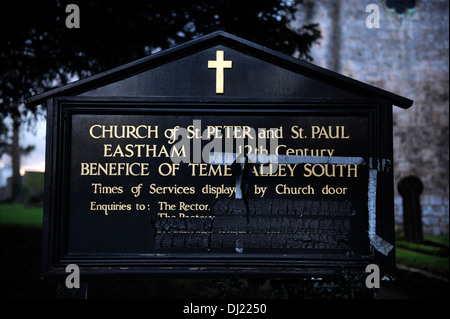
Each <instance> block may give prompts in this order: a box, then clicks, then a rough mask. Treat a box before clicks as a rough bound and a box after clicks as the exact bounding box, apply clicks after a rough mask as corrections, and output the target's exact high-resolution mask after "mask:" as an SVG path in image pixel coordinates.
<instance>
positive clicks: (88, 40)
mask: <svg viewBox="0 0 450 319" xmlns="http://www.w3.org/2000/svg"><path fill="white" fill-rule="evenodd" d="M76 4H77V5H78V7H79V9H80V28H78V29H69V28H67V27H66V25H65V20H66V18H67V16H68V15H69V14H68V13H66V12H65V6H66V5H67V3H65V2H62V1H59V0H53V1H33V0H26V1H19V2H17V1H12V2H8V3H3V7H2V8H0V29H1V30H3V32H2V33H0V47H1V48H2V50H1V52H0V113H3V114H4V115H13V114H15V115H21V114H22V115H23V114H25V113H28V111H31V112H32V113H35V112H36V108H35V107H32V106H30V105H27V108H28V109H22V110H20V109H19V105H20V104H21V103H22V102H24V99H25V98H26V97H27V96H29V95H33V94H35V93H38V92H40V91H42V90H45V89H48V88H51V87H54V86H55V84H66V83H67V82H68V81H69V79H70V77H71V76H78V77H79V78H83V77H86V76H88V75H92V74H95V73H99V72H101V71H105V70H108V69H110V68H112V67H116V66H119V65H122V64H124V63H127V62H130V61H133V60H136V59H138V58H142V57H144V56H146V55H149V54H151V53H152V52H154V51H155V50H161V49H166V48H169V47H171V46H173V45H175V44H180V43H183V42H186V41H188V40H191V39H195V38H197V37H199V36H201V35H205V34H208V33H211V32H213V31H217V30H224V31H227V32H229V33H232V34H235V35H237V36H240V37H243V38H246V39H248V40H250V41H253V42H256V43H258V44H261V45H265V46H267V47H270V48H272V49H276V50H278V51H281V52H284V53H287V54H293V53H294V52H295V51H296V50H298V52H299V53H300V56H301V57H303V58H305V59H308V58H310V56H309V55H308V52H309V49H310V47H311V45H312V44H313V43H314V42H315V41H317V40H318V39H319V38H320V31H319V29H318V26H317V25H315V24H314V25H307V26H304V27H302V28H299V29H297V30H293V29H292V28H291V27H289V24H290V22H291V21H292V20H293V19H294V15H295V12H296V10H297V9H298V7H297V6H296V5H295V1H287V0H257V1H256V0H247V1H242V0H201V1H182V0H164V1H143V0H128V1H127V2H126V3H124V2H114V1H113V2H111V1H109V2H96V1H89V0H79V1H77V2H76ZM6 30H7V32H5V31H6Z"/></svg>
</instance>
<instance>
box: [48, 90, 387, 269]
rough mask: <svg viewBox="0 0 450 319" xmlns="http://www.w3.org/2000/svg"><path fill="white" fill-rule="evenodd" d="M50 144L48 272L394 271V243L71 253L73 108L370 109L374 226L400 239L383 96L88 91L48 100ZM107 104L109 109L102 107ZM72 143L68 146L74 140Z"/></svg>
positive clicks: (316, 111) (341, 111)
mask: <svg viewBox="0 0 450 319" xmlns="http://www.w3.org/2000/svg"><path fill="white" fill-rule="evenodd" d="M47 109H48V116H47V150H46V177H45V194H46V197H45V203H44V222H43V230H44V231H43V243H44V244H43V258H42V274H43V277H58V276H59V277H63V276H65V275H66V273H65V267H66V266H67V265H68V264H77V265H78V266H79V267H80V272H81V274H82V275H83V277H84V278H90V277H95V276H98V275H101V276H103V275H114V276H118V275H132V274H139V275H146V276H153V277H154V276H158V277H159V276H168V277H215V276H219V275H226V274H238V275H239V276H240V277H248V278H251V277H262V278H267V277H277V278H280V277H283V278H288V277H295V278H300V277H306V278H311V277H315V278H317V277H333V276H340V275H341V273H342V270H343V269H347V270H350V271H354V272H358V273H359V272H364V270H365V267H366V266H367V265H368V264H371V263H375V264H377V265H378V266H380V269H381V272H382V274H388V275H390V276H393V275H394V274H395V251H394V250H392V251H391V252H389V254H388V255H387V256H385V255H384V254H382V253H380V252H379V251H377V249H373V247H372V249H371V253H370V254H368V255H365V256H351V255H350V256H349V255H347V256H345V255H343V256H337V255H336V256H330V255H318V254H310V255H308V254H297V255H294V254H292V255H280V254H273V253H269V254H260V255H255V254H252V255H251V256H242V255H240V256H238V255H236V254H234V255H232V254H230V255H225V254H218V255H214V254H209V255H204V256H201V257H200V256H198V255H196V256H193V255H189V254H187V255H186V254H185V255H183V254H178V255H174V256H163V255H160V254H153V255H142V254H130V255H121V256H118V255H108V254H90V255H89V254H85V255H74V254H72V255H67V254H66V249H67V238H65V237H64V236H65V234H66V231H67V218H68V216H67V214H68V213H67V205H68V186H69V185H70V180H69V178H68V169H67V165H70V150H69V149H68V147H69V146H68V145H69V143H68V141H69V138H70V136H69V132H70V116H71V115H73V114H79V113H80V112H81V113H83V114H119V115H122V114H123V115H127V114H179V113H184V114H190V115H192V116H193V119H194V118H195V114H206V113H207V114H217V115H219V114H221V113H227V114H232V115H236V116H239V115H242V114H244V113H245V114H252V115H259V114H261V113H265V114H281V113H285V114H292V115H295V116H302V115H304V114H317V115H337V114H344V115H347V116H351V114H359V115H365V116H367V117H368V118H369V123H370V126H371V127H370V128H369V135H370V136H371V140H372V142H373V143H372V145H370V147H369V148H370V149H371V151H372V152H373V158H372V163H370V165H372V167H373V168H374V169H376V170H377V172H378V183H377V186H376V187H377V191H376V228H375V231H376V234H377V235H378V236H379V237H380V238H382V239H384V240H386V241H387V242H389V243H394V211H393V206H394V205H393V201H394V199H393V171H392V170H393V167H392V161H393V150H392V147H393V142H392V105H391V104H390V103H389V101H387V100H385V99H375V98H373V99H368V98H354V99H348V98H346V99H339V98H336V99H328V100H326V101H324V100H311V99H299V98H273V99H271V98H259V99H256V98H226V97H223V98H220V100H219V99H215V98H210V99H202V100H200V101H199V100H195V99H193V98H180V97H178V98H177V97H92V96H91V97H83V96H67V97H64V96H63V97H57V98H50V99H48V101H47ZM102 112H103V113H102ZM69 148H70V147H69Z"/></svg>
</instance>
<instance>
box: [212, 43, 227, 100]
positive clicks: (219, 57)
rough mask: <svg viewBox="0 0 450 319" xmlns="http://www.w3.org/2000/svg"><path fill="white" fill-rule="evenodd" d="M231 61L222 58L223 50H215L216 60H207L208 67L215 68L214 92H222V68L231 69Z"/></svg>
mask: <svg viewBox="0 0 450 319" xmlns="http://www.w3.org/2000/svg"><path fill="white" fill-rule="evenodd" d="M231 67H232V61H224V60H223V51H221V50H217V51H216V61H208V69H216V94H223V78H224V77H223V69H231Z"/></svg>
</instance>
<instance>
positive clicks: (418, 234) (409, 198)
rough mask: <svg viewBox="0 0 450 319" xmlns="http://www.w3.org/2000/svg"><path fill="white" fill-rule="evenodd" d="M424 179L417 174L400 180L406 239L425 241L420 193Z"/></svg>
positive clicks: (399, 186)
mask: <svg viewBox="0 0 450 319" xmlns="http://www.w3.org/2000/svg"><path fill="white" fill-rule="evenodd" d="M422 191H423V184H422V181H421V180H420V179H419V178H418V177H417V176H407V177H404V178H402V179H401V180H400V181H399V182H398V192H399V193H400V195H401V196H402V199H403V232H404V234H405V239H406V241H409V242H414V243H421V242H423V231H422V206H421V205H420V194H422Z"/></svg>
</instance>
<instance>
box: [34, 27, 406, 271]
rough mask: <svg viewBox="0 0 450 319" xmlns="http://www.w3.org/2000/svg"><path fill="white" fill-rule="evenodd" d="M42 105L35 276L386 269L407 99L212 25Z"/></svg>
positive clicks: (391, 263) (58, 92) (56, 93)
mask: <svg viewBox="0 0 450 319" xmlns="http://www.w3.org/2000/svg"><path fill="white" fill-rule="evenodd" d="M44 101H46V103H47V108H48V117H47V119H48V124H47V125H48V129H47V158H46V186H45V189H46V200H45V207H44V245H43V272H44V274H45V275H49V276H51V275H61V274H63V273H64V271H65V266H66V265H68V264H72V263H74V264H77V265H78V266H79V267H80V270H81V273H82V274H83V275H84V276H90V275H100V274H132V273H140V274H141V273H142V274H144V273H145V274H150V275H177V276H179V275H183V276H184V275H189V276H211V275H216V274H227V273H238V274H239V275H241V276H277V277H285V276H315V277H317V276H327V275H333V274H336V273H339V272H340V271H341V270H342V267H344V268H347V269H350V270H355V271H363V270H364V269H365V267H366V266H367V265H368V264H371V263H376V264H377V265H379V266H380V268H381V269H382V271H383V272H384V273H387V274H389V273H392V272H393V270H394V267H395V256H394V250H393V249H392V248H393V246H392V245H393V243H394V212H393V171H392V170H393V151H392V106H393V105H396V106H399V107H403V108H408V107H410V106H411V105H412V101H410V100H408V99H406V98H403V97H400V96H397V95H395V94H392V93H389V92H386V91H383V90H381V89H378V88H375V87H372V86H369V85H367V84H364V83H361V82H358V81H355V80H352V79H349V78H347V77H344V76H342V75H339V74H336V73H333V72H330V71H328V70H324V69H322V68H319V67H317V66H314V65H312V64H309V63H306V62H303V61H300V60H297V59H294V58H291V57H288V56H285V55H282V54H279V53H277V52H274V51H272V50H269V49H267V48H264V47H260V46H258V45H255V44H253V43H250V42H248V41H245V40H243V39H240V38H237V37H235V36H232V35H229V34H227V33H224V32H216V33H213V34H211V35H208V36H205V37H202V38H199V39H197V40H194V41H191V42H189V43H186V44H184V45H180V46H177V47H174V48H172V49H169V50H167V51H164V52H161V53H158V54H155V55H152V56H149V57H147V58H144V59H142V60H138V61H135V62H133V63H130V64H127V65H125V66H123V67H119V68H117V69H114V70H111V71H108V72H105V73H102V74H99V75H97V76H93V77H90V78H87V79H84V80H81V81H78V82H75V83H72V84H69V85H66V86H63V87H61V88H58V89H55V90H52V91H49V92H46V93H42V94H40V95H38V96H35V97H32V98H30V99H29V101H28V103H34V104H38V103H42V102H44ZM183 134H184V135H183ZM174 136H175V139H174ZM227 143H228V144H227ZM270 143H272V144H270Z"/></svg>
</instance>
